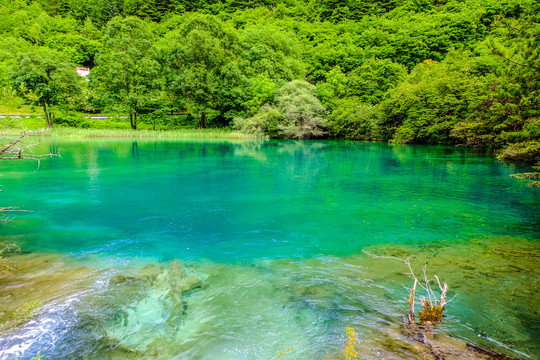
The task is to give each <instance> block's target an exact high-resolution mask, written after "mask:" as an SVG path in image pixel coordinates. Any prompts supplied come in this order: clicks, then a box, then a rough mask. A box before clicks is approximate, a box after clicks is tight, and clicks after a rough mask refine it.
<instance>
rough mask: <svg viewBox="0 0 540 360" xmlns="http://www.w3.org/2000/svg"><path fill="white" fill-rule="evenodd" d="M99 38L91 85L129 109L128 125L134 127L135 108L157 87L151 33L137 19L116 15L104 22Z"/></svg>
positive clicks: (157, 67)
mask: <svg viewBox="0 0 540 360" xmlns="http://www.w3.org/2000/svg"><path fill="white" fill-rule="evenodd" d="M102 41H103V48H102V50H101V51H100V52H99V53H98V55H97V56H96V65H97V66H96V67H95V68H94V69H93V72H92V80H93V81H94V82H95V84H94V86H95V87H96V88H98V89H99V90H101V91H104V92H106V93H107V94H106V96H107V97H108V98H109V100H112V101H117V102H119V103H120V104H121V107H122V109H123V110H124V111H127V112H129V115H130V120H131V127H132V128H133V129H136V128H137V115H138V113H139V110H140V108H141V107H142V106H144V104H145V103H146V102H148V101H149V98H151V96H152V91H153V90H154V89H155V88H156V87H157V83H156V79H157V78H158V74H159V71H160V70H159V69H160V64H159V63H158V62H157V60H156V53H155V51H154V48H153V34H152V32H151V31H150V29H149V27H148V25H147V24H146V23H145V22H144V21H142V20H140V19H139V18H136V17H126V18H119V17H116V18H114V19H112V20H111V21H110V22H109V23H108V25H107V28H106V29H105V36H104V37H103V40H102Z"/></svg>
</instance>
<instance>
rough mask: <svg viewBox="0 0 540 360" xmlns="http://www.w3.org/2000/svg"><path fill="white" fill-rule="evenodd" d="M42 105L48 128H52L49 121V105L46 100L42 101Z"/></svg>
mask: <svg viewBox="0 0 540 360" xmlns="http://www.w3.org/2000/svg"><path fill="white" fill-rule="evenodd" d="M41 104H42V105H43V112H44V113H45V121H47V128H50V127H51V126H52V123H51V122H50V119H49V111H48V110H47V103H46V102H45V99H41Z"/></svg>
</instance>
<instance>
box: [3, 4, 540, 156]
mask: <svg viewBox="0 0 540 360" xmlns="http://www.w3.org/2000/svg"><path fill="white" fill-rule="evenodd" d="M0 16H1V18H2V26H1V27H0V44H1V45H0V102H1V103H2V104H6V105H8V106H12V107H17V106H21V105H24V104H31V105H33V106H35V107H36V108H39V109H41V110H40V111H42V112H43V113H44V114H45V117H46V121H47V123H48V124H49V125H51V126H52V125H53V123H54V122H55V121H56V122H57V123H63V124H68V125H71V126H85V123H84V118H82V117H81V116H80V114H81V113H98V112H112V113H125V114H130V115H129V117H130V120H131V127H132V128H133V129H135V128H136V127H137V123H140V122H141V121H142V122H145V123H151V124H153V126H154V127H156V126H157V128H172V127H178V126H200V127H224V126H230V127H236V128H238V129H241V130H242V131H244V132H249V133H255V134H264V135H269V136H272V137H286V138H310V137H319V136H326V135H329V136H331V137H336V138H345V139H358V140H384V141H392V142H398V143H415V144H463V145H468V146H488V147H491V148H493V149H495V150H497V151H498V152H499V153H500V154H501V156H502V157H503V158H507V159H511V160H517V161H527V162H531V163H535V162H538V161H539V160H540V144H539V138H540V115H539V111H540V91H539V89H540V56H539V51H540V3H539V2H538V1H534V0H483V1H480V0H461V1H445V0H441V1H433V0H406V1H395V0H364V1H359V0H348V1H346V0H344V1H340V0H323V1H313V0H310V1H307V0H285V1H278V2H272V1H234V0H228V1H212V0H210V1H183V0H176V1H174V0H173V1H167V0H150V1H147V0H144V1H143V0H123V1H122V0H98V1H90V0H78V1H75V0H39V1H30V0H27V1H24V0H0ZM76 66H82V67H88V68H90V75H89V77H88V81H87V80H85V79H84V78H83V77H81V76H78V75H77V74H76V72H75V68H76ZM178 114H187V115H188V116H187V118H186V117H185V116H184V117H179V116H178ZM111 124H112V125H111V126H113V125H114V123H111Z"/></svg>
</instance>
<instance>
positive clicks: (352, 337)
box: [345, 327, 358, 360]
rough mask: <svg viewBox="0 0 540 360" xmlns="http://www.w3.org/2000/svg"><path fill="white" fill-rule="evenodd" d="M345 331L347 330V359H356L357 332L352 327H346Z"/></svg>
mask: <svg viewBox="0 0 540 360" xmlns="http://www.w3.org/2000/svg"><path fill="white" fill-rule="evenodd" d="M345 331H346V332H347V337H348V341H347V346H346V347H345V359H347V360H352V359H356V358H357V355H358V352H357V351H356V350H355V348H354V344H356V342H357V341H358V339H357V338H356V332H355V331H354V329H353V328H351V327H346V328H345Z"/></svg>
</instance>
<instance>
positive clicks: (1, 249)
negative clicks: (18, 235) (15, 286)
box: [0, 221, 21, 271]
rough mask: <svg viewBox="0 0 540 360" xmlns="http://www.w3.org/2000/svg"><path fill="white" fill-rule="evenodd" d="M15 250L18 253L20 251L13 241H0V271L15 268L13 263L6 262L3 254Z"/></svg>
mask: <svg viewBox="0 0 540 360" xmlns="http://www.w3.org/2000/svg"><path fill="white" fill-rule="evenodd" d="M0 222H1V221H0ZM17 252H18V253H20V252H21V248H20V247H19V246H17V244H15V243H12V244H8V243H3V242H0V271H13V270H15V269H16V267H15V266H14V265H13V264H11V263H9V262H8V260H7V258H6V256H5V255H6V254H10V253H17Z"/></svg>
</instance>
